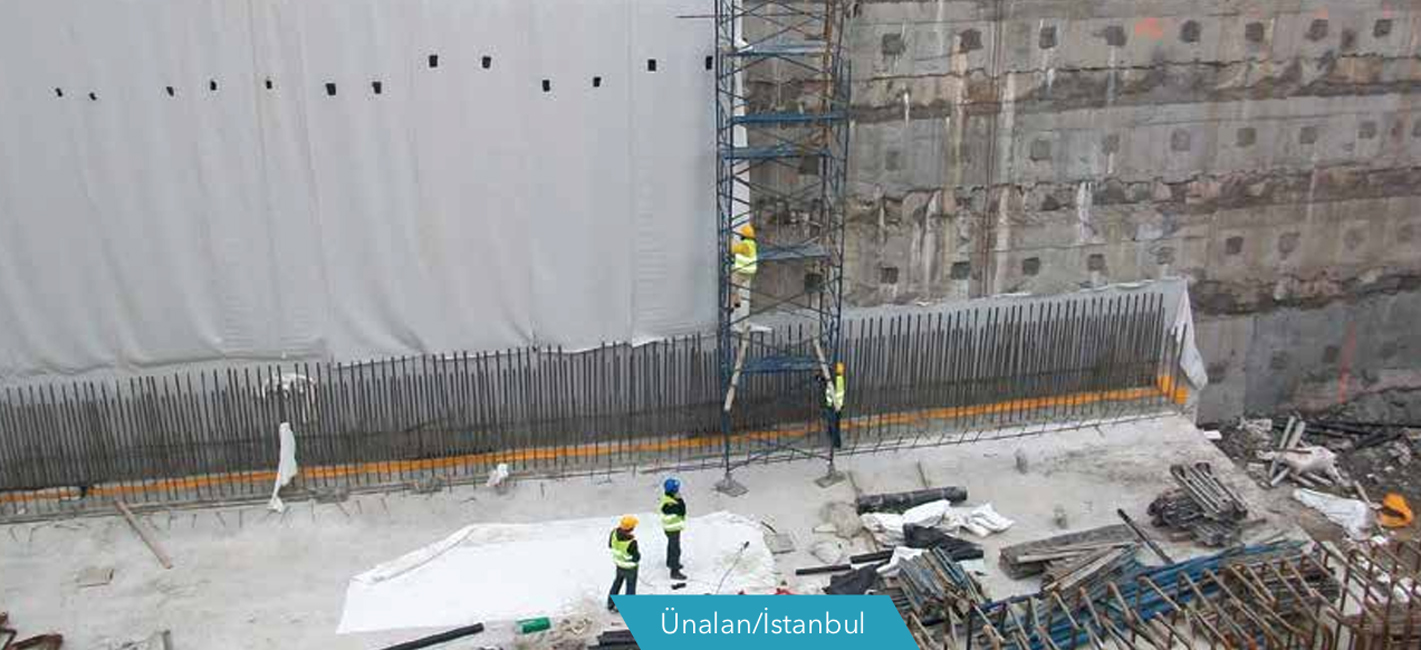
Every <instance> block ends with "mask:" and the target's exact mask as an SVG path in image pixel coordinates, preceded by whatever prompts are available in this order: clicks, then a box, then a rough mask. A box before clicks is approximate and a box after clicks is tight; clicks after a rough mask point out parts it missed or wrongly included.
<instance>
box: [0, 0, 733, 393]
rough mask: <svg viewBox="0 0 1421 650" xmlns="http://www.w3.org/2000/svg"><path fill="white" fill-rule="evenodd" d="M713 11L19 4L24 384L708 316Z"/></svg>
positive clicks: (13, 145) (626, 334) (0, 321)
mask: <svg viewBox="0 0 1421 650" xmlns="http://www.w3.org/2000/svg"><path fill="white" fill-rule="evenodd" d="M713 10H714V5H713V4H712V3H711V2H709V1H708V0H539V1H537V2H527V1H525V0H479V1H477V2H468V1H465V0H420V1H418V2H400V1H398V0H251V1H250V2H226V1H222V0H144V1H142V2H102V1H96V0H12V1H10V2H5V3H0V85H3V87H4V88H5V89H6V91H5V93H4V94H3V96H0V142H3V143H4V146H3V147H0V331H3V332H5V336H4V337H0V379H6V378H12V377H21V376H27V375H39V374H57V373H79V372H84V371H90V370H99V369H107V368H115V369H119V370H127V371H134V370H142V369H144V368H149V367H153V366H158V365H164V364H177V363H188V362H198V361H205V360H216V359H229V358H244V359H253V358H284V356H283V355H293V356H318V357H334V358H337V359H342V360H351V359H363V358H372V357H375V358H378V357H384V356H388V355H403V354H411V353H418V352H428V351H434V352H443V351H450V350H462V349H470V350H478V349H495V348H504V347H518V346H525V345H530V344H552V345H563V346H565V347H567V348H569V349H578V348H583V347H590V346H595V345H597V344H599V343H602V342H624V341H631V342H639V341H644V340H648V339H655V338H660V337H664V336H668V335H673V334H679V333H685V332H689V331H694V330H699V329H703V328H706V327H708V326H710V325H712V324H714V322H715V306H714V303H715V301H714V295H715V286H716V284H715V283H716V280H715V273H716V261H715V255H716V252H715V237H716V234H715V233H716V231H715V229H716V225H715V224H716V220H715V194H714V179H715V167H714V164H715V148H714V142H715V137H714V127H715V125H714V111H712V110H711V102H712V98H713V96H714V83H715V73H714V71H710V70H706V69H705V65H704V59H705V57H707V56H709V55H712V54H713V53H714V45H713V38H714V32H713V30H712V29H711V24H710V21H707V20H704V19H692V18H685V17H684V16H705V15H707V14H710V13H714V12H713ZM431 56H437V57H438V62H437V67H430V64H429V57H431ZM653 59H654V60H656V70H655V72H652V71H650V70H648V67H649V64H648V61H649V60H653ZM485 60H487V65H486V64H485ZM594 79H595V80H597V83H594ZM545 80H546V83H547V84H548V90H547V91H544V86H543V84H544V83H545ZM376 82H379V84H380V92H379V94H376V92H375V88H374V84H375V83H376ZM268 83H270V87H268V86H267V84H268ZM169 87H171V93H170V92H169V90H168V89H169ZM328 88H329V91H328V90H327V89H328ZM91 94H92V99H91V97H90V95H91ZM60 261H62V263H61V262H60Z"/></svg>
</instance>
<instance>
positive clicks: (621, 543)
mask: <svg viewBox="0 0 1421 650" xmlns="http://www.w3.org/2000/svg"><path fill="white" fill-rule="evenodd" d="M634 541H636V540H634V539H618V538H617V529H615V528H613V529H612V537H611V539H610V540H609V545H610V546H611V547H612V561H613V562H616V563H617V567H618V568H621V569H635V568H636V560H633V559H632V542H634Z"/></svg>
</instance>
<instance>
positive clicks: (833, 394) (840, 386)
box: [824, 375, 844, 411]
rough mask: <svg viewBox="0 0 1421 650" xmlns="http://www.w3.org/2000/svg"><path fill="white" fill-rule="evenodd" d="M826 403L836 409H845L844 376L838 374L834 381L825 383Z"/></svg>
mask: <svg viewBox="0 0 1421 650" xmlns="http://www.w3.org/2000/svg"><path fill="white" fill-rule="evenodd" d="M824 405H825V406H829V407H831V408H833V409H834V410H835V411H842V410H844V376H843V375H836V376H835V377H834V383H832V384H829V383H825V384H824Z"/></svg>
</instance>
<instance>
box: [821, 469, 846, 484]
mask: <svg viewBox="0 0 1421 650" xmlns="http://www.w3.org/2000/svg"><path fill="white" fill-rule="evenodd" d="M845 478H848V477H846V476H844V473H843V472H841V471H839V470H837V469H834V468H832V467H830V468H829V472H828V473H827V474H825V475H823V476H821V477H819V478H816V479H814V484H815V485H818V486H819V487H821V488H828V487H833V486H835V485H838V484H840V483H843V482H844V479H845Z"/></svg>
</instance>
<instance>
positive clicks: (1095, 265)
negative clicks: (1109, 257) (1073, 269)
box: [1085, 253, 1105, 271]
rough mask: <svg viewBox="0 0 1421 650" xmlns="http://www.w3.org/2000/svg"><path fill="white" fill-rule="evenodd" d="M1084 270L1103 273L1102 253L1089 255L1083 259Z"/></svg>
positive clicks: (1103, 260)
mask: <svg viewBox="0 0 1421 650" xmlns="http://www.w3.org/2000/svg"><path fill="white" fill-rule="evenodd" d="M1085 268H1086V270H1087V271H1105V255H1104V254H1102V253H1091V254H1090V256H1089V257H1087V258H1085Z"/></svg>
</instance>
